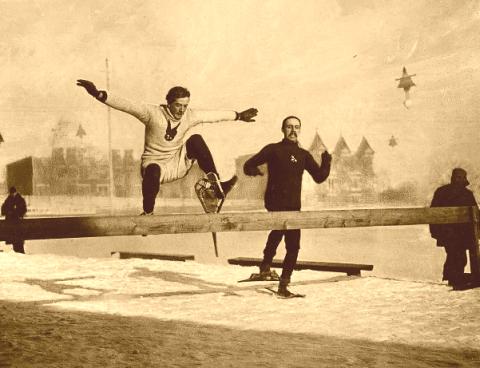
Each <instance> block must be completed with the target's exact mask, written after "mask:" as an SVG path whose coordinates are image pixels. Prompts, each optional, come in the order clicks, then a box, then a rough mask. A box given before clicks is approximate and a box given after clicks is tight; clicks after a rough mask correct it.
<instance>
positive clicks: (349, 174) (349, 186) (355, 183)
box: [319, 136, 376, 203]
mask: <svg viewBox="0 0 480 368" xmlns="http://www.w3.org/2000/svg"><path fill="white" fill-rule="evenodd" d="M374 154H375V152H374V151H373V149H372V148H371V147H370V144H369V143H368V141H367V139H366V138H365V137H363V138H362V141H361V142H360V145H359V146H358V148H357V150H356V152H352V151H351V150H350V148H349V147H348V145H347V142H346V141H345V139H344V138H343V137H342V136H340V138H339V139H338V141H337V144H336V145H335V148H334V150H333V152H332V156H333V158H332V168H331V173H330V176H329V178H328V179H327V183H328V198H329V201H331V202H338V203H358V202H372V201H375V200H376V193H375V173H374V171H373V156H374ZM319 189H320V190H321V187H320V188H319Z"/></svg>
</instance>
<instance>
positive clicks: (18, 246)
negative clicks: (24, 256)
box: [12, 239, 25, 253]
mask: <svg viewBox="0 0 480 368" xmlns="http://www.w3.org/2000/svg"><path fill="white" fill-rule="evenodd" d="M24 244H25V241H24V240H23V239H15V240H14V241H13V242H12V245H13V250H14V251H15V252H16V253H25V249H24V247H23V246H24Z"/></svg>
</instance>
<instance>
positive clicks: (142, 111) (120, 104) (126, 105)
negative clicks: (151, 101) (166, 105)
mask: <svg viewBox="0 0 480 368" xmlns="http://www.w3.org/2000/svg"><path fill="white" fill-rule="evenodd" d="M77 86H80V87H83V88H85V90H86V91H87V93H88V94H89V95H91V96H93V97H95V98H96V99H97V100H98V101H100V102H103V103H104V104H106V105H108V106H110V107H112V108H114V109H115V110H120V111H123V112H126V113H127V114H130V115H132V116H134V117H136V118H137V119H138V120H140V121H141V122H142V123H144V124H146V123H147V122H148V121H149V120H150V113H149V111H148V109H147V108H146V106H145V105H144V104H139V103H133V102H131V101H129V100H127V99H125V98H122V97H119V96H115V95H114V94H112V93H111V92H108V93H107V91H103V90H98V89H97V87H96V86H95V84H94V83H93V82H90V81H88V80H85V79H78V80H77Z"/></svg>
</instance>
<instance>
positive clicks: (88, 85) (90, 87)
mask: <svg viewBox="0 0 480 368" xmlns="http://www.w3.org/2000/svg"><path fill="white" fill-rule="evenodd" d="M77 86H80V87H83V88H85V89H86V90H87V92H88V94H89V95H92V96H93V97H95V98H98V95H99V94H100V91H99V90H98V89H97V87H95V84H93V83H92V82H90V81H88V80H85V79H78V80H77Z"/></svg>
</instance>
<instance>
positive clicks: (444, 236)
mask: <svg viewBox="0 0 480 368" xmlns="http://www.w3.org/2000/svg"><path fill="white" fill-rule="evenodd" d="M469 184H470V183H469V182H468V180H467V172H466V171H465V170H464V169H462V168H459V167H457V168H455V169H453V170H452V175H451V178H450V183H449V184H446V185H443V186H441V187H440V188H438V189H437V190H436V191H435V193H434V195H433V199H432V204H431V207H457V206H459V207H461V206H476V205H477V201H476V200H475V196H474V195H473V193H472V191H470V190H469V189H467V186H468V185H469ZM430 233H431V235H432V238H435V239H436V240H437V246H439V247H444V248H445V253H446V259H445V264H444V265H443V280H444V281H448V284H449V285H451V286H452V287H453V289H455V290H462V289H464V288H468V287H470V286H473V285H471V284H472V283H473V281H474V280H469V278H468V277H467V276H466V275H465V274H464V270H465V266H466V265H467V254H466V251H467V250H468V249H471V247H474V246H476V242H475V234H474V233H473V229H472V225H471V224H468V223H465V224H431V225H430Z"/></svg>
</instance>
